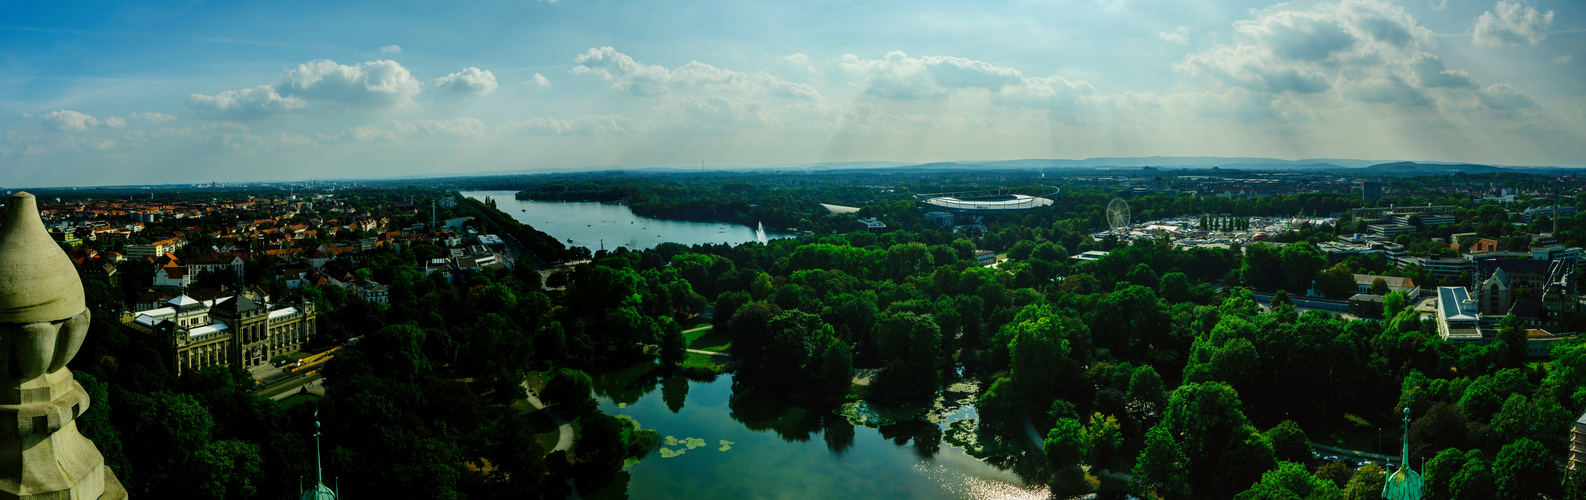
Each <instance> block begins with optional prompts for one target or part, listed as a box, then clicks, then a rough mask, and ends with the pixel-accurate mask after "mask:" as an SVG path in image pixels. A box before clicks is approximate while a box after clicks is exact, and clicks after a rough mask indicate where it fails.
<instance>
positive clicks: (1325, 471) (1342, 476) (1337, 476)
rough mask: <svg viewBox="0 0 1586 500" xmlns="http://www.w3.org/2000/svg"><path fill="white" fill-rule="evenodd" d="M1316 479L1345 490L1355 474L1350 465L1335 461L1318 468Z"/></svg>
mask: <svg viewBox="0 0 1586 500" xmlns="http://www.w3.org/2000/svg"><path fill="white" fill-rule="evenodd" d="M1316 477H1319V478H1322V479H1323V480H1326V481H1328V482H1330V483H1333V485H1334V486H1338V487H1339V488H1343V487H1345V485H1347V484H1349V481H1350V480H1351V479H1352V478H1353V473H1351V472H1350V471H1349V466H1348V465H1344V462H1342V461H1339V460H1334V461H1331V462H1327V463H1326V464H1323V465H1322V466H1321V467H1317V468H1316ZM1379 490H1380V489H1379ZM1379 493H1380V491H1379Z"/></svg>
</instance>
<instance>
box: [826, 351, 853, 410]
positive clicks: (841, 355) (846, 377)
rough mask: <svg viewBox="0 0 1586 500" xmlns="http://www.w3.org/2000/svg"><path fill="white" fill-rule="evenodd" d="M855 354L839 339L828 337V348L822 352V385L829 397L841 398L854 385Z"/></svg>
mask: <svg viewBox="0 0 1586 500" xmlns="http://www.w3.org/2000/svg"><path fill="white" fill-rule="evenodd" d="M853 378H854V355H853V351H851V350H849V349H848V344H844V343H842V342H841V341H839V340H837V339H827V342H826V349H825V351H824V352H822V353H821V370H820V380H821V386H822V388H824V389H825V392H826V394H827V395H828V397H829V398H830V399H831V400H833V401H837V400H841V399H843V397H844V396H846V395H847V394H848V390H849V388H851V387H852V386H853Z"/></svg>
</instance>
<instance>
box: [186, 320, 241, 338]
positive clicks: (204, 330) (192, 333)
mask: <svg viewBox="0 0 1586 500" xmlns="http://www.w3.org/2000/svg"><path fill="white" fill-rule="evenodd" d="M230 329H231V327H229V326H226V324H225V323H210V324H207V325H204V326H200V327H198V328H194V329H192V330H188V331H187V337H188V338H193V337H201V336H204V335H209V334H211V333H220V332H224V331H226V330H230Z"/></svg>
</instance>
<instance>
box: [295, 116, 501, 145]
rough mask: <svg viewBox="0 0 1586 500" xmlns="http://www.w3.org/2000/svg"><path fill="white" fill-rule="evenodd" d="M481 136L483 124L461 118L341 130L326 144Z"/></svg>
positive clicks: (402, 122) (483, 132)
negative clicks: (339, 141)
mask: <svg viewBox="0 0 1586 500" xmlns="http://www.w3.org/2000/svg"><path fill="white" fill-rule="evenodd" d="M484 135H485V124H484V122H481V121H479V120H476V119H473V118H468V117H462V118H448V119H445V120H413V121H402V120H391V122H390V123H389V125H388V126H387V127H386V128H379V127H374V126H369V125H364V126H358V127H353V128H350V129H347V130H344V131H342V133H341V134H339V135H335V136H326V138H327V139H329V140H343V139H345V140H351V141H354V142H395V141H397V140H401V139H407V138H419V137H442V138H451V139H463V138H472V137H483V136H484Z"/></svg>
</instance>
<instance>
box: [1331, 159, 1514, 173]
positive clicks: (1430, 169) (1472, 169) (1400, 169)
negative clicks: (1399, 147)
mask: <svg viewBox="0 0 1586 500" xmlns="http://www.w3.org/2000/svg"><path fill="white" fill-rule="evenodd" d="M1360 171H1362V172H1369V173H1374V174H1379V175H1402V176H1417V175H1453V174H1455V173H1464V174H1491V173H1497V172H1510V171H1512V170H1510V169H1506V168H1503V167H1494V166H1491V165H1474V164H1470V163H1453V164H1443V163H1416V162H1413V161H1401V162H1394V163H1380V164H1377V165H1372V166H1369V167H1366V168H1363V169H1360Z"/></svg>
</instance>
